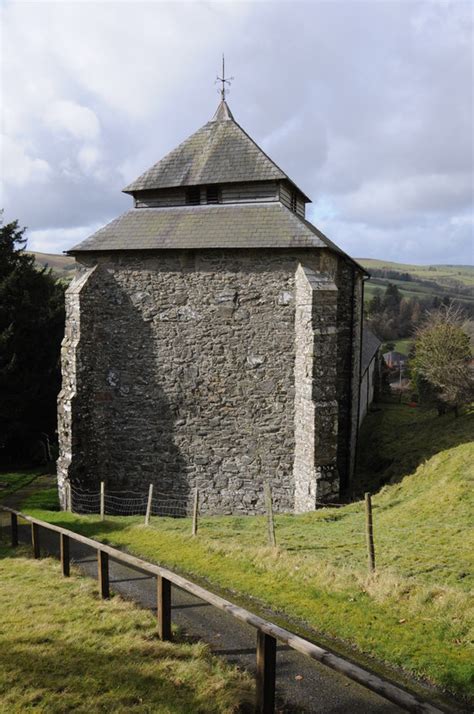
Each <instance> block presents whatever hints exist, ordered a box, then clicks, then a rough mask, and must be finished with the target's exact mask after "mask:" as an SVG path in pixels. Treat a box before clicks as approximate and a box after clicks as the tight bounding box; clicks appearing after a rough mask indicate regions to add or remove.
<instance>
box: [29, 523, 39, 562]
mask: <svg viewBox="0 0 474 714" xmlns="http://www.w3.org/2000/svg"><path fill="white" fill-rule="evenodd" d="M31 545H32V546H33V557H34V558H39V557H40V555H41V554H40V540H39V525H38V524H37V523H32V524H31Z"/></svg>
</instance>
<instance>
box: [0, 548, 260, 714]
mask: <svg viewBox="0 0 474 714" xmlns="http://www.w3.org/2000/svg"><path fill="white" fill-rule="evenodd" d="M26 555H27V554H26V552H22V550H21V549H18V550H17V551H16V552H13V551H12V550H11V549H8V548H7V547H5V546H2V545H1V544H0V580H1V587H0V612H1V613H2V616H1V620H0V711H2V712H9V714H20V712H21V713H23V712H30V711H31V712H33V711H34V712H44V713H45V714H46V713H47V714H60V713H61V714H62V713H63V712H72V711H74V712H84V713H86V712H87V714H89V713H91V712H106V711H110V712H122V713H123V714H125V712H137V714H138V713H143V714H145V713H146V712H148V713H149V712H154V713H155V712H156V713H157V714H158V713H160V714H164V713H165V712H180V713H182V714H190V712H196V713H199V712H201V713H202V714H208V712H215V713H216V714H217V713H219V714H222V713H223V712H227V713H228V714H230V713H231V712H236V711H237V710H238V706H239V705H246V706H248V707H250V702H251V700H252V685H251V682H250V679H249V677H248V676H246V675H244V674H242V673H240V672H238V671H237V670H236V669H233V668H230V667H228V666H226V665H224V664H223V662H222V661H220V660H218V659H217V658H214V657H212V656H211V655H210V653H209V651H208V649H207V648H206V647H205V646H203V645H200V644H197V645H196V644H192V645H191V644H185V643H180V644H171V643H166V642H160V640H159V639H158V638H157V635H156V621H155V618H154V617H153V615H152V614H151V613H150V612H148V611H144V610H140V609H138V607H135V606H134V605H133V604H132V603H130V602H125V601H123V600H121V599H120V598H118V597H114V598H113V599H112V600H110V601H101V600H100V599H99V598H98V596H97V594H96V590H97V586H96V584H95V583H94V582H93V581H92V580H90V579H87V578H83V577H77V576H75V575H73V577H71V578H62V577H61V575H60V568H59V565H58V564H57V563H56V562H53V561H51V560H41V561H33V560H31V559H28V558H27V557H26Z"/></svg>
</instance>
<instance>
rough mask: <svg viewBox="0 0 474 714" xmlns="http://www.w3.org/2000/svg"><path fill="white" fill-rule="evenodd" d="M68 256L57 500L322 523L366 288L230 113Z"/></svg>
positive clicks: (355, 388) (351, 395)
mask: <svg viewBox="0 0 474 714" xmlns="http://www.w3.org/2000/svg"><path fill="white" fill-rule="evenodd" d="M124 190H125V192H126V193H129V194H131V196H133V200H134V207H133V208H132V209H131V210H129V211H127V212H126V213H124V214H123V215H122V216H119V217H118V218H116V219H115V220H113V221H112V222H111V223H109V224H108V225H106V226H105V227H104V228H101V229H100V230H99V231H98V232H97V233H95V234H94V235H92V236H91V237H89V238H87V239H86V240H85V241H83V242H82V243H80V244H79V245H77V246H75V247H74V248H72V249H71V250H70V251H68V253H69V254H70V255H73V256H74V257H75V259H76V261H77V263H78V272H77V275H76V278H75V279H74V281H73V282H72V283H71V285H70V287H69V289H68V291H67V324H66V334H65V338H64V342H63V348H62V369H63V386H62V391H61V393H60V396H59V437H60V456H59V460H58V482H59V490H60V494H61V498H62V503H63V505H64V492H65V488H64V487H65V484H66V482H68V481H69V482H70V483H71V484H72V485H74V486H76V487H77V488H82V489H85V490H89V489H90V490H94V491H96V490H98V484H99V482H100V481H105V482H106V484H107V486H108V488H113V489H114V490H120V489H126V488H131V489H134V490H137V491H141V492H142V493H145V492H146V490H147V488H148V484H149V483H153V484H155V487H156V489H157V490H159V491H162V492H167V493H170V494H174V493H179V494H191V492H192V489H193V488H194V487H198V488H199V490H200V494H201V507H202V510H203V511H207V512H217V513H231V512H232V513H255V512H261V511H262V510H263V484H264V482H265V481H267V480H268V481H270V482H271V485H272V491H273V496H274V502H275V508H276V509H277V510H280V511H292V510H294V511H296V512H301V511H309V510H313V509H314V508H315V507H316V505H317V504H318V503H319V502H327V501H331V500H337V499H338V498H339V495H340V492H341V490H344V489H345V488H346V487H347V486H348V485H349V483H350V480H351V476H352V472H353V468H354V453H355V444H356V438H357V421H358V399H359V371H360V343H361V308H362V282H363V276H364V271H363V269H362V268H361V267H360V266H359V265H357V264H356V263H355V262H354V261H353V260H352V259H351V258H349V257H348V256H347V255H345V254H344V253H343V252H342V251H341V250H340V249H339V248H337V246H335V245H334V243H332V242H331V241H330V240H329V239H328V238H326V236H324V235H323V234H322V233H321V232H320V231H319V230H318V229H317V228H316V227H315V226H313V225H312V224H311V223H309V221H307V220H306V218H305V205H306V203H307V202H308V201H309V199H308V198H307V197H306V196H305V194H304V193H303V192H302V191H301V190H300V189H299V188H298V187H297V186H296V185H295V184H294V183H293V182H292V181H291V180H290V179H289V177H288V176H287V175H286V174H285V173H284V171H282V170H281V169H280V168H279V167H278V166H277V165H276V164H275V163H274V162H273V161H272V160H271V159H270V158H269V157H268V156H267V155H266V154H265V153H264V152H263V151H262V150H261V149H260V148H259V147H258V146H257V144H256V143H255V142H254V141H253V140H252V139H251V138H250V137H249V136H248V134H246V133H245V131H244V130H243V129H242V128H241V127H240V126H239V124H237V122H236V121H235V120H234V118H233V116H232V114H231V112H230V109H229V107H228V105H227V104H226V102H225V101H222V102H221V104H220V105H219V107H218V109H217V111H216V114H215V115H214V117H213V119H212V120H211V121H209V122H208V123H207V124H205V125H204V126H203V127H202V128H201V129H199V130H198V131H197V132H196V133H195V134H193V135H192V136H190V137H189V138H188V139H186V141H184V142H183V143H182V144H181V145H180V146H178V147H177V148H176V149H174V150H173V151H171V152H170V153H169V154H168V155H167V156H165V157H164V158H163V159H162V160H161V161H159V162H158V163H157V164H155V165H154V166H152V168H151V169H149V170H148V171H146V172H145V173H144V174H143V175H142V176H140V177H139V178H138V179H137V180H136V181H134V182H133V183H131V184H130V185H129V186H127V187H126V188H125V189H124Z"/></svg>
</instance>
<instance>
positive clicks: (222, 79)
mask: <svg viewBox="0 0 474 714" xmlns="http://www.w3.org/2000/svg"><path fill="white" fill-rule="evenodd" d="M233 79H234V78H233V77H227V78H226V76H225V58H224V53H222V77H219V75H217V78H216V84H217V82H222V87H221V89H220V93H221V97H222V101H223V102H225V95H226V92H227V94H228V93H229V90H228V89H226V86H225V85H226V84H229V85H230V83H231V82H232V80H233Z"/></svg>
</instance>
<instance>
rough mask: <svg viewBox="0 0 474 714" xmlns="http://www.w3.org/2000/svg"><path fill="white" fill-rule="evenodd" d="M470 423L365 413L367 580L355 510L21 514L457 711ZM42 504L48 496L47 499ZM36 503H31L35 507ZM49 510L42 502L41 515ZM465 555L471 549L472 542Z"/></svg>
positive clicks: (464, 677) (467, 688) (463, 665)
mask: <svg viewBox="0 0 474 714" xmlns="http://www.w3.org/2000/svg"><path fill="white" fill-rule="evenodd" d="M472 427H473V416H472V414H465V415H464V416H462V417H460V418H459V419H454V417H453V416H452V415H446V416H444V417H442V418H438V417H436V416H435V415H434V414H433V413H426V412H422V411H419V410H415V409H413V408H410V407H408V406H405V405H387V406H385V407H384V409H383V410H381V411H378V412H376V413H373V414H370V415H369V417H368V419H367V420H366V422H365V424H364V429H363V433H362V439H361V445H360V449H359V467H358V468H359V478H360V481H361V490H364V489H369V490H372V491H376V490H378V489H380V490H379V492H378V493H377V495H376V496H375V497H374V527H375V543H376V559H377V572H376V574H375V575H370V574H368V572H367V566H366V562H367V557H366V549H365V540H364V508H363V504H362V502H356V503H353V504H351V505H348V506H345V507H343V508H339V509H329V508H327V509H321V510H319V511H317V512H314V513H308V514H303V515H299V516H293V515H280V516H277V517H276V519H275V520H276V532H277V541H278V548H277V549H271V548H269V547H267V546H266V544H265V543H266V537H265V533H266V527H265V519H263V518H262V517H213V518H202V519H201V522H200V530H199V534H198V537H196V538H192V537H191V535H190V523H189V520H188V519H168V518H155V519H153V520H152V524H151V526H150V527H148V528H145V527H144V526H143V523H142V521H143V519H138V518H112V517H111V518H108V519H107V520H106V521H105V522H104V523H102V522H100V521H99V519H98V518H97V517H95V516H77V515H72V514H66V513H58V512H54V511H52V510H43V509H42V508H41V507H40V506H41V505H42V504H41V500H38V499H37V501H36V504H35V503H32V502H31V501H30V502H29V504H26V506H27V508H28V510H30V511H31V512H34V513H35V515H37V516H38V517H40V518H43V519H45V520H49V521H52V522H55V523H58V524H61V525H64V526H66V527H69V528H72V529H74V530H77V531H80V532H82V533H84V534H86V535H89V536H91V537H95V538H98V539H102V540H107V541H108V542H110V543H112V544H114V545H116V546H119V547H122V548H126V549H128V550H129V551H131V552H133V553H135V554H139V555H142V556H143V557H145V558H147V559H149V560H152V561H155V562H158V563H161V564H164V565H167V566H168V567H171V568H174V569H176V570H178V571H180V572H183V573H186V574H188V575H189V576H190V577H192V578H194V579H197V580H200V581H202V582H207V583H210V584H211V585H212V586H213V587H215V588H217V589H219V590H221V591H224V592H226V593H228V594H229V593H230V596H231V598H233V599H235V600H238V601H240V602H244V603H246V604H247V606H249V607H250V608H251V609H254V610H260V611H264V610H265V608H271V609H272V610H273V611H274V612H276V613H278V614H277V619H278V620H279V621H280V622H282V623H285V624H287V625H290V626H291V627H292V628H293V629H295V628H296V629H299V630H300V631H301V632H303V633H304V634H307V635H308V634H309V635H313V636H314V637H316V638H317V639H319V640H320V641H321V640H324V639H326V640H330V641H331V642H332V645H333V648H335V649H340V650H342V651H345V652H347V651H348V650H349V651H351V652H352V653H353V656H356V658H359V659H362V661H365V662H369V663H371V664H372V666H375V667H377V665H376V663H377V662H383V663H385V665H386V666H388V667H389V668H392V671H393V672H399V673H403V672H404V673H406V674H408V675H410V676H415V677H418V678H420V679H422V680H424V681H426V682H429V683H432V684H434V685H437V686H438V687H439V688H441V689H444V690H445V691H447V692H449V693H451V694H454V695H455V696H457V697H459V698H462V699H464V700H468V699H469V698H470V697H472V696H473V694H474V682H473V670H472V641H473V609H472V583H473V567H472V566H473V562H472V553H473V549H472V548H471V549H470V543H471V544H473V543H472V535H473V529H472V525H473V524H472V513H473V509H474V501H473V490H472V486H473V473H472V463H473V449H472V446H471V444H470V443H469V442H470V438H471V434H472ZM47 496H48V498H49V499H51V496H52V494H51V493H50V494H49V495H48V494H47ZM40 499H41V497H40ZM49 506H50V507H51V501H50V503H49ZM473 545H474V544H473Z"/></svg>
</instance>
